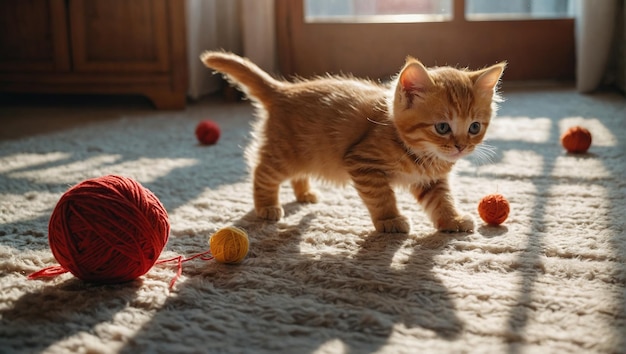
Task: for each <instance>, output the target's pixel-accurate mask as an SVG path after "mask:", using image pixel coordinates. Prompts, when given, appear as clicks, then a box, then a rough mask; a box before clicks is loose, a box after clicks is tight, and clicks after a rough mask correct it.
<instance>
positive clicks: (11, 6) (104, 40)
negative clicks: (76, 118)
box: [0, 0, 187, 109]
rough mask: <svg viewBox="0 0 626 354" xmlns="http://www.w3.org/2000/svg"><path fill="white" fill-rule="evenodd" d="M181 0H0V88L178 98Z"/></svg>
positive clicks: (182, 94) (178, 103) (157, 101)
mask: <svg viewBox="0 0 626 354" xmlns="http://www.w3.org/2000/svg"><path fill="white" fill-rule="evenodd" d="M185 41H186V33H185V2H184V0H132V1H129V0H0V91H5V92H54V93H104V94H140V95H144V96H147V97H148V98H149V99H150V100H151V101H152V102H153V103H154V105H155V106H156V107H157V108H163V109H178V108H183V107H184V106H185V101H186V92H187V56H186V45H185Z"/></svg>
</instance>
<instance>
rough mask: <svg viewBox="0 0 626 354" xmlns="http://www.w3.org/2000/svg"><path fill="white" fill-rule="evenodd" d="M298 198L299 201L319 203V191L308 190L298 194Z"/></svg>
mask: <svg viewBox="0 0 626 354" xmlns="http://www.w3.org/2000/svg"><path fill="white" fill-rule="evenodd" d="M296 200H297V201H298V202H299V203H317V201H318V197H317V193H315V192H314V191H308V192H304V193H301V194H298V195H297V196H296Z"/></svg>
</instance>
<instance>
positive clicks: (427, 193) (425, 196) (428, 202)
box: [411, 180, 474, 232]
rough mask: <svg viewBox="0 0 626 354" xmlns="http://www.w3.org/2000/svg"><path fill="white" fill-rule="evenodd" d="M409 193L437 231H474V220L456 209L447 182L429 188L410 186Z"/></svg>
mask: <svg viewBox="0 0 626 354" xmlns="http://www.w3.org/2000/svg"><path fill="white" fill-rule="evenodd" d="M411 193H413V195H414V196H415V198H417V201H418V202H419V203H420V204H421V205H422V207H423V208H424V211H425V212H426V214H428V216H429V217H430V220H432V222H433V224H434V225H435V228H437V230H439V231H445V232H471V231H473V230H474V219H472V217H471V216H470V215H461V213H459V211H458V210H457V209H456V206H455V205H454V199H453V198H452V194H451V193H450V187H449V185H448V181H447V180H440V181H437V182H435V183H433V184H431V185H429V186H420V185H415V184H414V185H411Z"/></svg>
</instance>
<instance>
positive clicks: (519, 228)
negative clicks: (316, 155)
mask: <svg viewBox="0 0 626 354" xmlns="http://www.w3.org/2000/svg"><path fill="white" fill-rule="evenodd" d="M503 94H504V96H505V98H506V101H505V102H504V103H503V104H502V105H501V110H500V114H499V117H498V118H496V120H495V121H494V122H493V124H492V126H491V127H490V131H489V133H488V142H487V144H489V145H490V146H492V147H494V151H495V152H494V153H493V154H492V156H491V158H490V159H489V160H486V159H478V158H470V159H467V160H463V161H461V162H459V163H458V165H457V168H456V174H455V178H454V180H455V181H454V182H453V188H454V194H455V196H456V198H457V202H458V204H459V206H460V208H461V209H462V210H465V211H466V212H468V213H471V214H472V215H473V216H474V217H475V219H476V221H477V225H478V226H477V229H476V231H475V232H474V233H471V234H465V233H463V234H442V233H437V232H435V230H434V229H433V228H432V225H431V224H430V223H429V222H428V221H427V220H426V218H425V216H424V215H423V213H422V211H421V210H420V208H419V206H418V205H417V204H416V203H415V202H414V201H413V200H412V199H411V197H410V196H409V195H408V193H405V192H401V191H400V192H399V193H398V194H399V197H398V199H399V206H400V208H401V210H403V212H404V213H405V215H407V216H410V217H411V219H412V231H411V233H410V234H408V235H398V234H379V233H376V232H374V230H373V226H372V224H371V222H370V219H369V216H368V213H367V210H366V209H365V207H364V206H363V204H362V203H361V201H360V200H359V198H358V196H357V194H356V192H355V191H354V190H353V189H352V188H351V187H347V188H335V187H331V186H326V185H323V184H318V189H320V190H321V192H322V198H321V201H320V203H318V204H313V205H300V204H298V203H296V202H295V201H294V198H293V195H292V192H291V187H289V186H288V185H285V186H284V187H283V188H282V189H281V198H282V202H283V205H284V207H285V213H286V217H285V218H284V219H283V220H281V221H280V222H278V223H265V222H261V221H257V220H256V219H255V217H254V214H253V211H252V208H253V205H252V198H251V183H250V178H249V176H248V172H247V167H246V166H245V163H244V159H243V154H242V151H243V149H242V147H243V146H245V145H246V144H247V141H248V139H249V135H248V134H249V124H250V120H251V116H252V109H251V107H250V105H249V103H247V102H243V103H236V104H224V103H219V102H209V103H203V104H194V105H192V106H190V107H189V108H188V109H187V110H186V111H185V112H158V111H144V112H140V113H141V114H139V113H137V112H136V111H135V112H133V114H129V115H127V116H125V115H124V114H123V113H122V114H120V115H119V117H118V118H116V119H110V120H100V121H97V122H93V123H91V124H81V125H80V126H77V127H73V128H65V129H61V130H59V131H53V132H48V133H44V134H39V135H35V136H26V137H20V138H17V139H9V140H4V141H0V277H1V278H0V352H2V353H13V352H16V353H31V352H49V353H61V352H76V353H100V352H103V353H108V352H121V353H138V352H169V353H219V352H224V353H276V352H282V353H416V352H420V353H424V352H456V353H462V352H483V353H484V352H496V353H499V352H508V353H524V352H533V353H536V352H539V351H541V352H545V353H557V352H571V353H579V352H604V353H616V352H625V351H626V232H625V221H624V220H625V217H624V215H625V213H626V177H625V176H626V143H625V140H624V139H625V138H626V101H625V100H624V97H623V96H621V95H619V94H616V93H603V94H597V95H592V96H582V95H578V94H576V93H575V92H573V91H572V90H570V89H557V88H551V89H546V88H543V89H536V90H524V89H515V90H510V92H507V91H506V90H505V91H504V92H503ZM5 113H6V111H5ZM41 113H42V114H44V113H45V110H41ZM204 118H211V119H213V120H215V121H216V122H218V123H219V124H220V126H221V128H222V136H221V138H220V141H219V142H218V143H217V144H216V145H214V146H201V145H199V144H197V142H196V140H195V136H194V129H195V125H196V124H197V122H199V121H200V120H201V119H204ZM85 119H88V117H85ZM575 124H580V125H583V126H585V127H587V128H588V129H589V130H590V131H591V133H592V134H593V145H592V147H591V149H590V150H589V153H587V154H584V155H569V154H567V153H565V152H564V151H563V149H562V147H561V146H560V144H559V136H560V134H561V133H562V132H563V131H564V130H565V129H566V128H567V127H569V126H572V125H575ZM5 133H6V132H5ZM106 174H122V175H125V176H128V177H132V178H135V179H137V180H138V181H139V182H141V183H142V184H143V185H144V186H145V187H147V188H148V189H150V190H151V191H152V192H154V193H155V194H156V195H157V197H158V198H159V199H160V200H161V202H162V203H163V204H164V205H165V207H166V209H167V211H168V213H169V217H170V222H171V226H172V230H171V236H170V239H169V242H168V244H167V245H166V248H165V250H164V252H163V253H162V255H161V258H169V257H174V256H177V255H183V256H191V255H193V254H196V253H199V252H203V251H205V250H206V249H207V248H208V242H207V241H208V238H209V236H210V235H211V234H212V233H213V232H215V231H216V230H218V229H219V228H222V227H225V226H228V225H237V226H240V227H242V228H244V229H245V230H247V232H248V233H249V235H250V239H251V246H250V253H249V254H248V256H247V257H246V259H245V260H244V261H243V262H242V263H241V264H239V265H224V264H219V263H217V262H215V261H203V260H200V259H195V260H193V261H190V262H187V263H185V264H184V265H183V274H182V276H181V277H180V278H179V279H178V281H177V283H176V285H175V286H174V288H173V289H172V290H170V289H169V288H168V285H169V282H170V281H171V280H172V278H173V277H174V276H175V273H176V267H175V265H174V264H172V265H168V264H162V265H157V266H155V267H154V268H152V269H151V270H150V271H149V272H148V273H147V274H146V275H144V276H142V277H141V278H139V279H137V280H136V281H132V282H130V283H125V284H118V285H94V284H88V283H84V282H82V281H80V280H78V279H76V278H74V277H73V276H72V275H71V274H65V275H61V276H58V277H56V278H51V279H44V280H27V275H28V274H30V273H32V272H34V271H37V270H39V269H41V268H43V267H46V266H51V265H54V264H56V261H55V259H54V258H53V256H52V253H51V251H50V248H49V246H48V241H47V226H48V225H47V223H48V219H49V217H50V214H51V212H52V209H53V208H54V206H55V204H56V202H57V201H58V199H59V198H60V196H61V195H62V194H63V193H64V192H65V191H66V190H67V189H68V188H69V187H70V186H72V185H74V184H76V183H78V182H80V181H82V180H84V179H87V178H92V177H98V176H102V175H106ZM496 192H498V193H502V194H504V195H505V196H506V197H507V198H508V200H509V202H510V204H511V214H510V216H509V219H508V220H507V221H506V222H505V223H504V224H503V225H502V226H500V227H492V226H487V225H484V224H483V223H482V222H480V220H479V219H478V213H477V211H476V206H477V204H478V201H479V200H480V198H481V197H482V196H484V195H486V194H489V193H496Z"/></svg>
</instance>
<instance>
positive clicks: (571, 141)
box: [561, 126, 591, 154]
mask: <svg viewBox="0 0 626 354" xmlns="http://www.w3.org/2000/svg"><path fill="white" fill-rule="evenodd" d="M561 145H563V147H564V148H565V150H567V151H568V152H571V153H576V154H578V153H585V152H587V150H588V149H589V147H590V146H591V133H590V132H589V130H587V129H585V128H583V127H580V126H574V127H570V128H569V129H567V130H566V131H565V133H563V135H561Z"/></svg>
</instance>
